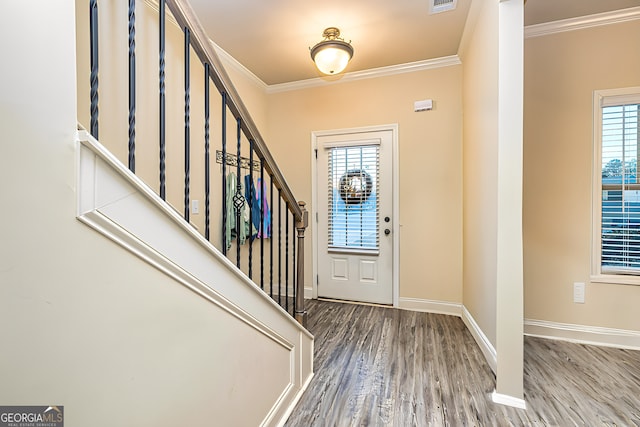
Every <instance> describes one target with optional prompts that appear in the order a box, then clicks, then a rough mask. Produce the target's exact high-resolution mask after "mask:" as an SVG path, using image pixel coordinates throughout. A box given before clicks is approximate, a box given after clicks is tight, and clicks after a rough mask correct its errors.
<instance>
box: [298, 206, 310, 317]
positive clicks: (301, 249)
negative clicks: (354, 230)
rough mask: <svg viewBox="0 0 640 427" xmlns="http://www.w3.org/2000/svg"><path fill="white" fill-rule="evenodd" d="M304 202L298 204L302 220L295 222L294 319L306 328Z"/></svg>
mask: <svg viewBox="0 0 640 427" xmlns="http://www.w3.org/2000/svg"><path fill="white" fill-rule="evenodd" d="M305 205H306V203H305V202H298V206H300V210H302V218H301V219H299V220H297V221H296V230H297V231H298V260H297V263H298V264H297V274H296V280H297V283H296V301H295V305H296V307H295V312H296V314H295V318H296V320H297V321H298V323H300V324H301V325H302V326H304V327H305V328H306V327H307V310H306V309H305V307H304V231H305V230H306V228H307V227H308V226H309V212H308V211H307V209H306V208H305Z"/></svg>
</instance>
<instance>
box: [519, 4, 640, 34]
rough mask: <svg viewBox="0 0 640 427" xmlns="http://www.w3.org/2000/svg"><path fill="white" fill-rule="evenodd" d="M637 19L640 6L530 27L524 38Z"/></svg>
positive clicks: (639, 15)
mask: <svg viewBox="0 0 640 427" xmlns="http://www.w3.org/2000/svg"><path fill="white" fill-rule="evenodd" d="M636 19H640V6H639V7H630V8H628V9H620V10H614V11H611V12H605V13H597V14H594V15H587V16H580V17H577V18H570V19H562V20H560V21H553V22H545V23H543V24H536V25H529V26H527V27H525V29H524V38H525V39H528V38H533V37H541V36H548V35H550V34H557V33H564V32H567V31H575V30H583V29H585V28H593V27H599V26H602V25H611V24H619V23H621V22H627V21H633V20H636Z"/></svg>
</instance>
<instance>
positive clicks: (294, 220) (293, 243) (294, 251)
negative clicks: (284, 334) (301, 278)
mask: <svg viewBox="0 0 640 427" xmlns="http://www.w3.org/2000/svg"><path fill="white" fill-rule="evenodd" d="M291 215H293V213H292V214H291ZM295 229H296V218H295V216H294V217H293V234H292V236H291V251H292V256H291V262H292V264H293V268H292V272H291V273H292V276H293V278H292V280H291V281H292V283H293V304H292V307H291V314H292V315H293V316H295V312H296V292H297V287H298V286H297V285H296V284H297V282H296V233H295Z"/></svg>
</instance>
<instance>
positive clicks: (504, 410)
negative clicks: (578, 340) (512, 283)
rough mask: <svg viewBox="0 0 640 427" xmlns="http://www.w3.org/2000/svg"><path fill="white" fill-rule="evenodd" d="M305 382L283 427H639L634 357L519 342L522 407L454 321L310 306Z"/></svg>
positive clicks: (638, 355) (639, 365)
mask: <svg viewBox="0 0 640 427" xmlns="http://www.w3.org/2000/svg"><path fill="white" fill-rule="evenodd" d="M308 312H309V330H310V331H311V332H312V333H313V334H314V335H315V361H314V370H315V373H316V374H315V377H314V378H313V380H312V381H311V384H310V385H309V388H308V389H307V391H306V392H305V394H304V396H303V397H302V399H301V400H300V402H299V403H298V405H297V406H296V408H295V409H294V411H293V413H292V414H291V416H290V417H289V420H288V422H287V424H286V426H289V427H294V426H295V427H298V426H323V427H324V426H401V427H404V426H640V352H638V351H632V350H621V349H612V348H605V347H595V346H586V345H581V344H573V343H567V342H561V341H552V340H545V339H540V338H531V337H525V372H524V387H525V400H526V402H527V410H521V409H516V408H512V407H508V406H503V405H498V404H495V403H493V402H492V400H491V393H492V392H493V391H494V388H495V377H494V375H493V373H492V371H491V369H490V368H489V366H488V365H487V363H486V361H485V359H484V357H483V355H482V353H481V352H480V349H479V348H478V347H477V345H476V343H475V341H474V340H473V338H472V336H471V334H470V333H469V331H468V330H467V329H466V327H465V325H464V323H463V322H462V320H461V319H460V318H458V317H454V316H445V315H439V314H430V313H418V312H411V311H404V310H398V309H392V308H384V307H375V306H366V305H356V304H344V303H335V302H326V301H317V300H312V301H309V302H308Z"/></svg>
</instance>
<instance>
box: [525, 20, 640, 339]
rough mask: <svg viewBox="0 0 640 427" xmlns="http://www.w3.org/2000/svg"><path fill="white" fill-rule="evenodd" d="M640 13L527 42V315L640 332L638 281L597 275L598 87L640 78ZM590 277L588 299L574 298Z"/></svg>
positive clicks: (631, 82)
mask: <svg viewBox="0 0 640 427" xmlns="http://www.w3.org/2000/svg"><path fill="white" fill-rule="evenodd" d="M639 51H640V21H637V20H636V21H632V22H627V23H621V24H615V25H607V26H602V27H596V28H591V29H584V30H579V31H572V32H566V33H560V34H554V35H547V36H542V37H536V38H529V39H526V41H525V122H524V132H525V134H524V135H525V138H524V140H525V147H524V150H525V151H524V215H523V218H524V243H525V246H524V254H525V265H524V267H525V268H524V273H525V276H524V277H525V317H526V318H528V319H537V320H545V321H550V322H560V323H572V324H579V325H589V326H601V327H609V328H619V329H630V330H640V318H638V315H637V312H638V304H640V287H638V286H630V285H613V284H602V283H590V282H589V277H590V268H591V267H590V265H591V188H592V186H591V176H592V175H591V163H592V157H593V148H592V147H593V146H592V143H593V139H592V129H593V113H592V108H593V106H592V99H593V98H592V97H593V91H594V90H597V89H611V88H619V87H629V86H639V85H640V55H638V52H639ZM574 282H585V283H587V289H586V303H585V304H575V303H573V302H572V301H573V299H572V295H573V283H574Z"/></svg>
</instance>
